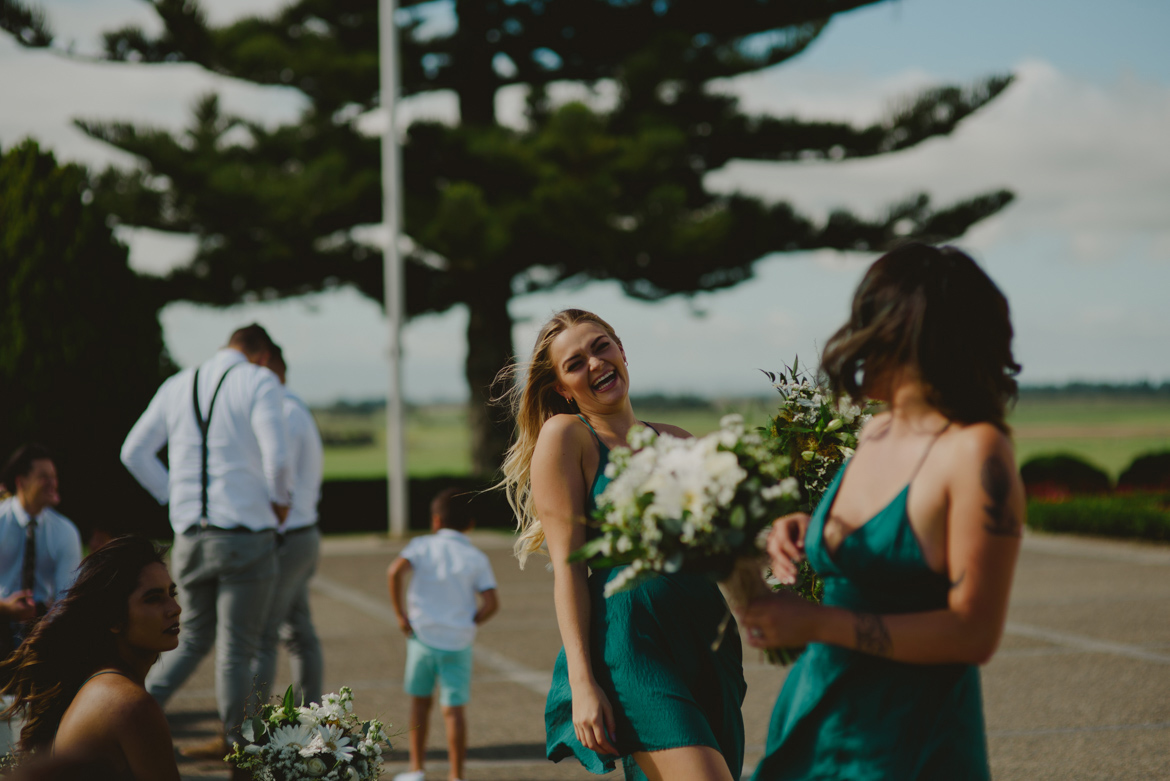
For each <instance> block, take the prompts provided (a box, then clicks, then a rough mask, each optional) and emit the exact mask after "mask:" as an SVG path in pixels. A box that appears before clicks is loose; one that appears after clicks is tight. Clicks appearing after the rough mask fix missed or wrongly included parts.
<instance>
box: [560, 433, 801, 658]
mask: <svg viewBox="0 0 1170 781" xmlns="http://www.w3.org/2000/svg"><path fill="white" fill-rule="evenodd" d="M629 441H630V447H629V448H615V449H614V450H613V451H611V453H610V461H609V465H608V466H607V467H606V471H605V473H606V475H607V476H608V477H609V478H610V483H609V485H608V486H606V488H605V491H604V492H602V494H601V496H600V497H598V508H597V512H596V516H595V520H596V521H597V525H598V526H599V527H600V530H601V534H600V536H598V537H597V538H596V539H594V540H591V541H590V542H587V543H586V544H585V545H583V546H582V547H581V548H580V549H578V550H577V551H575V552H574V553H573V554H572V556H571V557H570V559H571V560H574V561H584V562H587V563H588V564H589V565H590V566H592V567H614V566H619V565H623V564H624V565H629V566H628V567H627V568H626V569H625V570H623V571H622V572H620V573H618V574H617V576H615V577H614V578H613V579H612V580H610V581H609V582H608V583H607V584H606V587H605V594H606V596H610V595H611V594H613V593H616V592H618V591H622V590H624V589H629V588H633V587H634V586H636V585H637V584H638V583H641V582H642V581H644V580H646V579H648V578H652V577H654V576H656V575H659V574H662V573H672V572H682V571H686V572H700V573H705V574H709V575H712V576H714V577H715V578H716V579H717V580H719V581H720V584H721V585H722V586H723V589H724V594H725V596H726V597H727V600H728V603H729V604H730V605H731V607H733V608H739V607H741V606H743V605H746V604H747V603H748V602H750V601H751V600H752V599H754V598H756V597H758V596H760V595H762V594H768V593H770V592H769V589H768V586H767V584H766V583H765V582H764V579H763V572H762V569H763V565H762V561H761V553H762V551H763V543H764V540H765V539H766V536H767V532H768V530H769V529H770V528H771V524H772V521H773V520H774V519H775V518H777V517H778V516H780V515H783V514H785V513H787V512H791V511H792V510H794V509H796V507H797V505H798V503H799V500H800V491H799V489H798V486H797V482H796V480H795V479H794V478H792V477H790V476H789V474H788V473H789V466H790V458H789V457H788V455H787V454H785V453H784V452H783V449H782V447H781V443H780V442H778V441H776V440H774V439H771V438H767V437H765V436H763V435H762V433H760V432H756V431H751V432H749V431H745V429H744V424H743V418H742V417H741V416H739V415H728V416H726V417H724V418H723V419H722V420H721V421H720V430H719V431H716V432H714V433H712V434H709V435H707V436H705V437H698V438H694V439H680V438H678V437H673V436H669V435H666V434H663V435H661V436H660V435H658V434H655V433H654V432H653V431H650V430H649V429H646V428H644V427H641V426H638V427H635V428H634V429H633V430H632V431H631V432H630V436H629ZM728 617H729V618H730V614H729V616H728ZM724 626H726V622H724ZM722 636H723V630H722V628H721V629H720V633H719V640H717V641H716V643H718V642H719V641H720V640H721V639H722Z"/></svg>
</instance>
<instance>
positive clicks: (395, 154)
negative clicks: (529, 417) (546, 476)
mask: <svg viewBox="0 0 1170 781" xmlns="http://www.w3.org/2000/svg"><path fill="white" fill-rule="evenodd" d="M397 6H398V3H397V2H396V0H379V6H378V29H379V46H380V52H379V61H380V63H381V80H382V95H381V103H382V108H383V110H385V112H386V130H385V133H384V134H383V136H382V222H383V225H384V227H385V229H386V235H387V240H386V247H385V255H384V274H385V297H386V324H387V327H388V328H389V332H390V346H389V351H388V352H389V355H388V358H389V362H390V384H389V387H388V388H387V392H386V478H387V479H386V490H387V493H388V497H387V498H388V499H389V509H390V513H389V515H390V518H389V529H390V536H392V537H401V536H403V535H405V534H406V529H407V512H408V510H407V508H408V507H409V504H408V502H407V484H406V448H405V447H404V445H403V442H404V440H405V438H406V431H405V428H404V416H403V409H402V407H403V405H402V323H403V320H404V319H405V318H404V310H405V302H406V297H405V294H404V290H403V288H404V287H405V284H404V280H403V273H402V256H401V254H400V253H399V237H400V236H401V234H402V151H401V149H400V147H399V144H398V127H397V108H398V89H399V87H398V28H397V25H396V24H395V23H394V12H395V11H396V10H397Z"/></svg>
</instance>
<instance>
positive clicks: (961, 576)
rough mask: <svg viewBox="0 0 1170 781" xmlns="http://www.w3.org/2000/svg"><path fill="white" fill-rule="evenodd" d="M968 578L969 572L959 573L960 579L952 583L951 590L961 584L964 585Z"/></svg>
mask: <svg viewBox="0 0 1170 781" xmlns="http://www.w3.org/2000/svg"><path fill="white" fill-rule="evenodd" d="M966 577H967V570H963V571H962V572H960V573H959V577H957V578H955V579H954V580H953V581H951V588H958V587H959V584H960V583H962V582H963V581H964V580H965V579H966Z"/></svg>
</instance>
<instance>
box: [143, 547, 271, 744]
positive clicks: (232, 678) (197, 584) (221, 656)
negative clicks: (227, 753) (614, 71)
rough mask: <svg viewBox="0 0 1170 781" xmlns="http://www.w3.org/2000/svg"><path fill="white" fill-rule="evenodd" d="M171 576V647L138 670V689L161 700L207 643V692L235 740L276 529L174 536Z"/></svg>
mask: <svg viewBox="0 0 1170 781" xmlns="http://www.w3.org/2000/svg"><path fill="white" fill-rule="evenodd" d="M171 577H173V578H174V579H175V582H176V584H177V585H178V590H179V605H180V606H181V607H182V608H183V613H182V616H180V620H181V622H182V631H181V632H180V634H179V647H178V648H176V649H175V650H173V651H167V652H166V653H164V654H162V655H161V656H160V657H159V660H158V662H156V663H155V665H154V667H153V668H151V670H150V674H149V675H147V676H146V690H147V691H148V692H150V694H151V696H153V697H154V698H155V699H156V700H158V702H159V704H161V705H166V702H167V700H169V699H170V697H171V695H172V694H174V693H175V690H176V689H178V688H179V687H180V686H182V685H183V683H184V681H186V680H187V678H189V677H190V675H191V673H192V672H194V671H195V668H196V667H197V666H198V664H199V662H201V661H202V660H203V657H205V656H206V655H207V652H208V651H210V650H211V647H212V645H214V646H215V698H216V702H217V704H218V706H219V717H220V719H221V720H222V721H223V725H224V734H225V735H226V736H227V740H228V745H231V743H232V741H239V742H242V741H241V737H240V733H239V725H240V724H241V723H242V722H243V720H244V717H245V716H246V715H248V713H249V708H250V707H251V708H252V709H254V708H255V705H256V703H255V702H253V703H251V704H249V702H248V695H249V694H251V693H252V688H253V687H252V660H253V658H254V657H255V655H256V651H257V649H258V648H259V645H260V633H261V630H262V629H263V626H264V622H265V620H266V619H267V617H268V606H269V602H270V601H271V598H272V587H273V584H274V582H275V580H276V533H275V532H272V531H264V532H252V533H248V532H242V533H232V532H220V531H213V530H200V531H197V532H195V533H193V534H178V535H176V536H175V544H174V547H173V548H171Z"/></svg>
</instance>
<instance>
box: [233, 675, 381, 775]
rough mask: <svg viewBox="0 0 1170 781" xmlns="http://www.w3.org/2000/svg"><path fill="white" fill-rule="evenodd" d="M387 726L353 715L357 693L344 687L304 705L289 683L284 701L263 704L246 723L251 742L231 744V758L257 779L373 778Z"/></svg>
mask: <svg viewBox="0 0 1170 781" xmlns="http://www.w3.org/2000/svg"><path fill="white" fill-rule="evenodd" d="M383 726H384V725H383V724H382V722H380V721H378V720H377V719H373V720H370V721H362V720H360V719H359V718H358V717H357V716H355V715H353V692H352V691H350V690H349V689H348V688H346V687H344V686H343V687H342V688H341V692H340V693H338V694H326V695H325V696H324V697H322V698H321V703H320V704H317V703H309V704H308V705H302V706H301V707H297V706H296V705H295V703H294V700H293V691H292V687H291V686H290V687H289V688H288V691H286V692H285V693H284V701H283V702H282V703H281V704H280V705H272V704H268V705H264V706H263V707H261V709H260V713H258V714H257V715H255V716H253V717H251V718H249V719H246V720H245V721H244V724H243V728H242V731H243V735H244V740H246V741H248V745H246V746H244V747H242V748H241V746H240V744H239V743H236V744H233V751H232V753H231V754H229V755H228V757H227V759H228V761H229V762H233V763H234V764H235V765H236V766H237V767H240V768H244V769H245V770H250V771H251V772H252V778H254V779H257V781H309V780H310V779H311V780H312V781H375V779H377V778H378V776H379V775H380V774H381V772H382V744H383V743H385V744H386V747H387V748H389V746H390V739H389V738H388V737H387V736H386V733H385V732H384V731H383Z"/></svg>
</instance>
